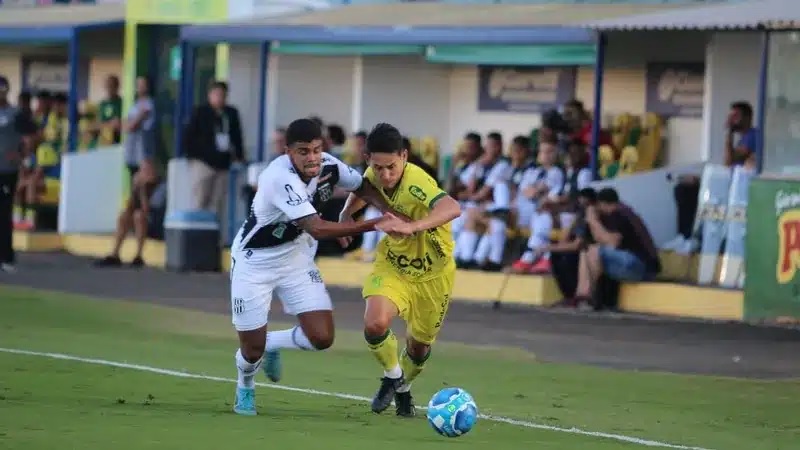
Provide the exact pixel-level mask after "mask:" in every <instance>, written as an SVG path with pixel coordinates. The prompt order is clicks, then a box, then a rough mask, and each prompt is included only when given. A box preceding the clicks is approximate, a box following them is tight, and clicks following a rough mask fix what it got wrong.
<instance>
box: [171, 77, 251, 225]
mask: <svg viewBox="0 0 800 450" xmlns="http://www.w3.org/2000/svg"><path fill="white" fill-rule="evenodd" d="M227 99H228V84H227V83H225V82H223V81H214V82H213V83H211V86H210V87H209V89H208V103H206V104H204V105H200V106H198V107H197V108H195V110H194V112H193V114H192V118H191V119H190V121H189V126H188V127H187V128H186V138H185V139H184V142H186V156H187V157H188V158H189V161H190V165H191V166H190V167H191V168H190V170H191V176H192V196H193V200H194V204H193V207H194V208H195V209H202V210H206V211H212V212H214V213H216V214H217V216H218V217H219V215H220V212H221V210H222V205H223V200H224V195H225V189H226V187H227V183H228V171H229V170H230V168H231V165H232V164H233V163H234V162H241V161H243V159H244V140H243V139H242V126H241V121H240V120H239V111H238V110H237V109H236V108H234V107H233V106H230V105H228V104H227Z"/></svg>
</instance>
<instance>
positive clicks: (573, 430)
mask: <svg viewBox="0 0 800 450" xmlns="http://www.w3.org/2000/svg"><path fill="white" fill-rule="evenodd" d="M0 353H11V354H15V355H28V356H39V357H43V358H51V359H60V360H65V361H77V362H82V363H86V364H95V365H99V366H109V367H117V368H120V369H130V370H138V371H140V372H149V373H156V374H159V375H168V376H171V377H180V378H193V379H197V380H207V381H217V382H224V383H235V382H236V380H233V379H229V378H222V377H215V376H211V375H203V374H195V373H188V372H181V371H177V370H170V369H161V368H158V367H152V366H144V365H140V364H129V363H124V362H117V361H109V360H105V359H95V358H83V357H80V356H73V355H67V354H64V353H48V352H35V351H30V350H21V349H16V348H3V347H0ZM256 385H258V386H261V387H265V388H270V389H278V390H281V391H289V392H300V393H303V394H311V395H320V396H325V397H335V398H339V399H345V400H358V401H362V402H369V401H371V399H369V398H367V397H362V396H360V395H352V394H344V393H339V392H325V391H318V390H316V389H303V388H297V387H291V386H284V385H280V384H267V383H256ZM418 408H419V409H427V408H425V407H418ZM480 418H481V419H483V420H489V421H492V422H500V423H506V424H509V425H514V426H518V427H524V428H534V429H537V430H547V431H556V432H560V433H569V434H577V435H581V436H591V437H596V438H603V439H611V440H615V441H620V442H627V443H631V444H638V445H642V446H645V447H660V448H671V449H677V450H710V449H707V448H703V447H691V446H686V445H678V444H670V443H667V442H659V441H653V440H648V439H641V438H637V437H632V436H625V435H622V434H612V433H602V432H599V431H586V430H581V429H580V428H562V427H555V426H552V425H543V424H539V423H533V422H527V421H524V420H516V419H511V418H508V417H501V416H492V415H485V414H481V415H480Z"/></svg>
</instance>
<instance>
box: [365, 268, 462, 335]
mask: <svg viewBox="0 0 800 450" xmlns="http://www.w3.org/2000/svg"><path fill="white" fill-rule="evenodd" d="M455 275H456V271H455V269H450V270H445V271H443V272H442V274H441V275H440V276H438V277H436V278H433V279H431V280H427V281H421V282H416V283H414V282H410V281H407V280H405V279H403V278H401V277H400V276H398V275H397V274H396V273H395V272H394V270H392V269H390V268H381V267H375V269H373V271H372V273H371V274H370V275H369V277H367V281H366V282H365V283H364V288H363V290H362V295H363V296H364V298H365V299H367V298H369V297H372V296H377V295H379V296H382V297H386V298H388V299H389V300H391V301H392V302H393V303H394V304H395V306H397V310H398V311H399V312H400V317H402V318H403V320H405V321H406V323H407V324H408V335H409V336H411V337H412V338H414V340H415V341H417V342H420V343H423V344H428V345H430V344H432V343H433V342H434V341H435V340H436V336H437V335H438V334H439V330H440V329H441V327H442V322H444V316H445V315H446V314H447V308H448V307H449V306H450V297H451V295H452V293H453V283H454V282H455Z"/></svg>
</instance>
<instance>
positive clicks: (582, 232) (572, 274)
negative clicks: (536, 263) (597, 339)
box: [538, 188, 597, 306]
mask: <svg viewBox="0 0 800 450" xmlns="http://www.w3.org/2000/svg"><path fill="white" fill-rule="evenodd" d="M576 197H577V208H576V209H577V210H576V214H575V220H573V221H572V224H570V226H569V227H568V228H567V229H566V230H565V233H564V234H563V235H562V236H561V239H560V240H559V241H558V242H555V243H552V244H547V245H546V246H544V247H543V248H541V249H539V250H538V251H539V252H541V253H550V262H551V265H552V269H553V277H554V278H555V279H556V283H557V284H558V288H559V290H561V294H562V295H563V296H564V300H563V302H562V303H563V304H565V305H567V306H575V304H574V299H575V290H576V289H577V287H578V262H579V260H580V258H579V256H580V252H581V251H582V250H584V249H586V247H587V246H588V245H589V244H592V243H593V242H594V241H593V240H592V233H591V232H590V231H589V226H588V225H587V223H586V208H588V207H590V206H594V205H595V202H596V200H597V193H596V192H595V191H594V189H592V188H584V189H581V190H580V192H578V194H577V196H576Z"/></svg>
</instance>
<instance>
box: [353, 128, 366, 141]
mask: <svg viewBox="0 0 800 450" xmlns="http://www.w3.org/2000/svg"><path fill="white" fill-rule="evenodd" d="M354 136H355V137H357V138H361V139H366V138H367V132H366V131H364V130H361V131H359V132H358V133H356V134H355V135H354Z"/></svg>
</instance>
